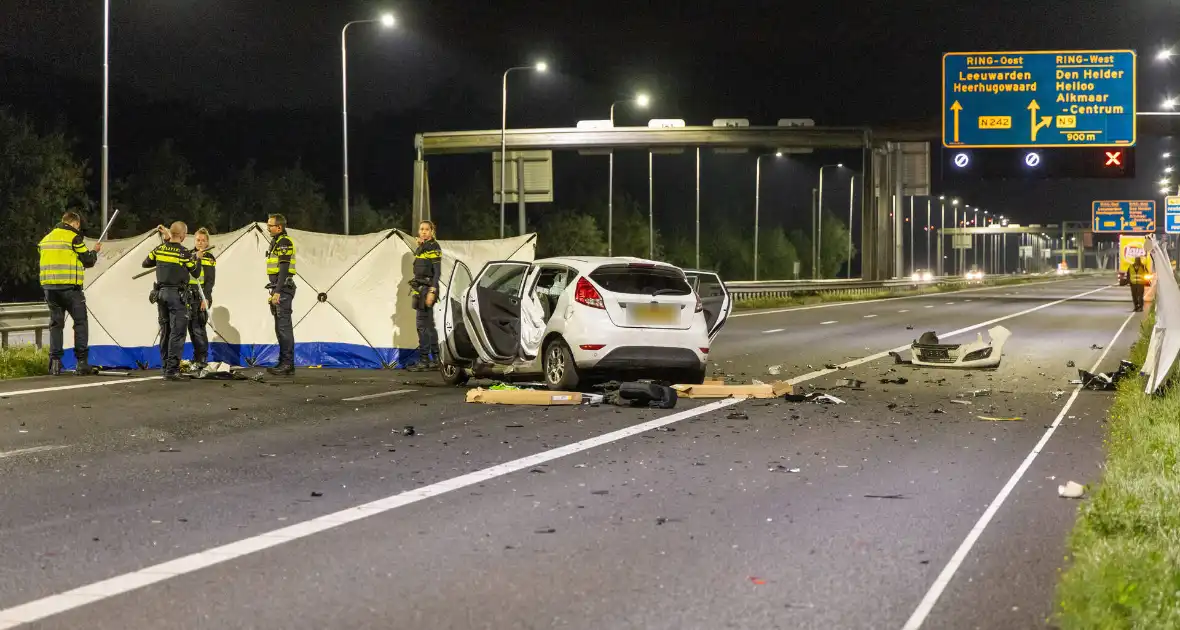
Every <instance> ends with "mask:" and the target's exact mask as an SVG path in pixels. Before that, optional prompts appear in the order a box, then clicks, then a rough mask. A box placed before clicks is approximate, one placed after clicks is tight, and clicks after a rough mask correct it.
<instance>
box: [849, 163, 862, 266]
mask: <svg viewBox="0 0 1180 630" xmlns="http://www.w3.org/2000/svg"><path fill="white" fill-rule="evenodd" d="M855 201H856V175H855V174H853V176H852V177H849V178H848V272H847V274H848V275H847V277H848V279H849V280H851V279H852V206H853V202H855ZM860 229H861V231H862V232H863V231H864V222H863V221H862V222H861V226H860ZM861 266H862V267H863V266H864V263H863V260H862V263H861Z"/></svg>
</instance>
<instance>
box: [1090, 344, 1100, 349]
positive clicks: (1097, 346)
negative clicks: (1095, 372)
mask: <svg viewBox="0 0 1180 630" xmlns="http://www.w3.org/2000/svg"><path fill="white" fill-rule="evenodd" d="M1090 349H1091V350H1102V346H1100V345H1098V344H1093V345H1091V346H1090Z"/></svg>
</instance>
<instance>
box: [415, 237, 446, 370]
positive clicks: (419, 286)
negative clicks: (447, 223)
mask: <svg viewBox="0 0 1180 630" xmlns="http://www.w3.org/2000/svg"><path fill="white" fill-rule="evenodd" d="M441 275H442V247H440V246H439V244H438V241H436V240H435V239H434V222H432V221H422V222H421V223H419V224H418V249H416V250H414V277H413V278H411V279H410V296H411V305H412V306H413V307H414V311H415V312H416V313H417V317H416V318H415V324H416V327H417V329H418V362H417V363H416V364H414V366H413V367H411V368H410V370H411V371H414V372H427V371H430V370H434V369H437V367H438V359H439V356H438V331H437V330H435V328H434V303H435V301H437V300H438V281H439V277H440V276H441Z"/></svg>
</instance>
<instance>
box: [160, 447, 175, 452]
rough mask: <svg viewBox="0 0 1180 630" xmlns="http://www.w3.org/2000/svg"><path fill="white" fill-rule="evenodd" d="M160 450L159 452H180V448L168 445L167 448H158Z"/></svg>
mask: <svg viewBox="0 0 1180 630" xmlns="http://www.w3.org/2000/svg"><path fill="white" fill-rule="evenodd" d="M160 452H161V453H179V452H180V449H178V448H172V447H168V448H162V449H160Z"/></svg>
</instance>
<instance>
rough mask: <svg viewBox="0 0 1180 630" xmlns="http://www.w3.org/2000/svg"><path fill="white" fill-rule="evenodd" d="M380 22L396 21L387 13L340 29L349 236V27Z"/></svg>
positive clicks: (388, 26) (345, 221)
mask: <svg viewBox="0 0 1180 630" xmlns="http://www.w3.org/2000/svg"><path fill="white" fill-rule="evenodd" d="M374 22H380V23H381V26H383V27H385V28H393V25H394V24H396V21H395V20H394V18H393V14H392V13H385V14H383V15H382V16H381V17H379V18H376V19H372V20H354V21H352V22H349V23H347V24H345V25H344V28H342V29H340V93H341V99H340V100H341V103H342V107H341V109H340V115H341V119H342V122H343V132H344V134H343V136H344V150H343V153H344V233H345V234H348V219H349V205H348V43H347V35H348V27H350V26H352V25H353V24H372V23H374Z"/></svg>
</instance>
